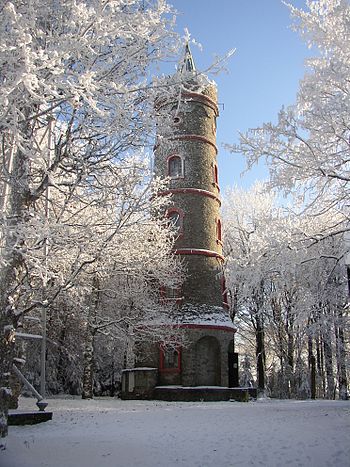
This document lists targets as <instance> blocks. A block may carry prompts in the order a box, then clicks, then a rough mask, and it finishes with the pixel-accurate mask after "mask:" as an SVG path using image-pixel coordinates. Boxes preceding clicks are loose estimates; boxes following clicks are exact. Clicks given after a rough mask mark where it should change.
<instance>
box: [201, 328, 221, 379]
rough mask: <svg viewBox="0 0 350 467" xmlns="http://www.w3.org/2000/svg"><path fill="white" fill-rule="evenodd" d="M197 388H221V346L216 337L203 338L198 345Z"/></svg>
mask: <svg viewBox="0 0 350 467" xmlns="http://www.w3.org/2000/svg"><path fill="white" fill-rule="evenodd" d="M195 356H196V359H195V362H196V379H195V380H196V386H220V383H221V371H220V361H221V360H220V345H219V343H218V340H217V339H216V338H215V337H210V336H206V337H202V338H201V339H199V341H197V343H196V349H195Z"/></svg>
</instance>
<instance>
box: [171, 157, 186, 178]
mask: <svg viewBox="0 0 350 467" xmlns="http://www.w3.org/2000/svg"><path fill="white" fill-rule="evenodd" d="M183 169H184V168H183V160H182V158H181V157H180V156H170V157H169V158H168V175H169V177H173V178H176V177H183V176H184V170H183Z"/></svg>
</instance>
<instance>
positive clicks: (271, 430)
mask: <svg viewBox="0 0 350 467" xmlns="http://www.w3.org/2000/svg"><path fill="white" fill-rule="evenodd" d="M29 406H31V407H33V402H32V401H31V400H28V399H21V408H22V409H25V408H28V407H29ZM48 408H50V409H51V410H53V411H54V417H53V420H52V421H51V422H46V423H42V424H40V425H35V426H25V427H10V434H9V437H8V440H7V449H6V451H3V452H0V466H1V467H42V466H47V467H134V466H142V467H158V466H161V467H175V466H188V467H239V466H268V467H273V466H276V467H277V466H278V467H282V466H317V467H322V466H332V467H349V466H350V401H349V402H343V401H276V400H274V401H272V400H259V401H257V402H249V403H238V402H198V403H192V402H187V403H186V402H158V401H150V402H145V401H121V400H118V399H111V398H104V399H95V400H92V401H83V400H80V399H53V400H50V401H49V407H48Z"/></svg>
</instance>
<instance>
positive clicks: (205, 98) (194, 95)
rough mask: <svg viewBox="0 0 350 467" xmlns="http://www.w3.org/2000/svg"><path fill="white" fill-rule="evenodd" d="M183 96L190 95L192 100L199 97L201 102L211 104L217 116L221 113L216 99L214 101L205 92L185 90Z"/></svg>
mask: <svg viewBox="0 0 350 467" xmlns="http://www.w3.org/2000/svg"><path fill="white" fill-rule="evenodd" d="M182 96H183V97H185V98H186V97H189V98H191V99H192V100H196V99H198V100H199V101H200V102H203V101H204V103H205V104H209V107H210V108H212V109H213V110H214V111H215V113H216V116H218V115H219V108H218V105H217V103H216V102H215V101H213V99H211V98H210V97H208V96H206V95H205V94H199V93H198V92H187V91H183V92H182Z"/></svg>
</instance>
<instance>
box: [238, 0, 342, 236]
mask: <svg viewBox="0 0 350 467" xmlns="http://www.w3.org/2000/svg"><path fill="white" fill-rule="evenodd" d="M306 3H307V6H308V11H302V10H299V9H297V8H295V7H293V6H291V5H289V8H290V11H291V15H292V18H293V19H294V24H293V27H294V29H295V30H296V31H298V32H299V33H300V34H301V36H302V38H303V39H304V40H305V42H306V43H307V44H308V45H309V46H310V47H313V48H314V49H315V56H314V57H313V58H310V59H308V60H307V61H306V68H307V71H306V74H305V76H304V78H303V79H302V80H301V81H300V87H299V91H298V94H297V100H296V103H295V105H292V106H290V107H288V108H284V109H282V110H281V111H280V113H279V115H278V121H277V123H276V124H273V123H266V124H264V125H263V126H262V127H261V128H257V129H253V130H250V131H249V132H248V133H246V134H242V135H241V143H240V145H239V146H238V147H236V148H234V149H235V151H237V152H242V153H243V154H244V155H245V156H246V158H247V164H248V167H252V166H253V165H254V164H255V163H257V162H258V161H259V160H260V159H262V158H265V159H266V160H267V163H268V168H269V170H270V186H272V187H278V188H282V189H283V190H284V191H285V192H286V193H294V194H296V195H298V196H300V197H301V199H302V201H303V203H304V205H305V204H306V205H307V206H308V207H309V209H310V210H313V211H314V212H322V211H324V210H325V209H330V208H332V209H333V208H336V209H338V210H341V211H342V212H343V215H344V217H345V218H346V216H347V210H346V209H345V207H346V205H347V204H348V200H349V196H350V192H349V186H350V183H349V182H350V168H349V154H350V99H349V95H350V82H349V75H350V39H349V33H348V32H349V29H350V5H349V2H348V1H347V0H317V1H307V2H306ZM334 227H335V230H342V229H343V228H344V226H343V225H341V226H338V229H337V228H336V227H337V226H334ZM324 234H326V233H324Z"/></svg>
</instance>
